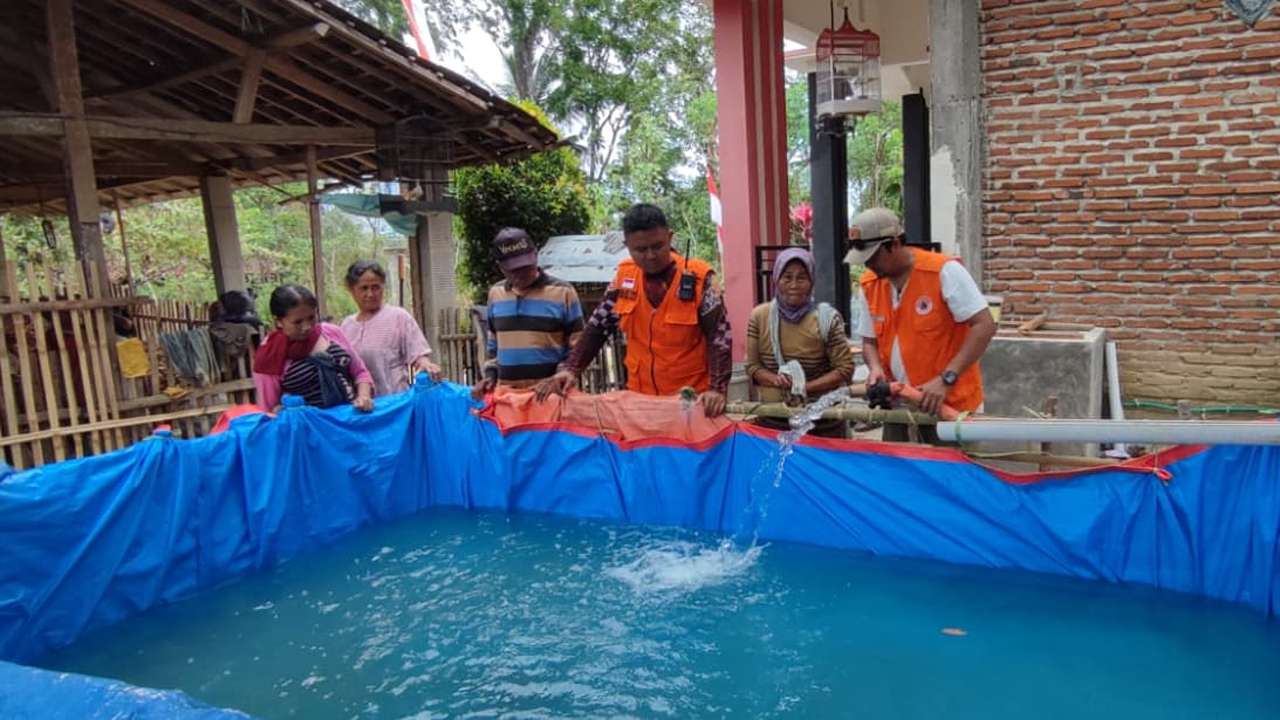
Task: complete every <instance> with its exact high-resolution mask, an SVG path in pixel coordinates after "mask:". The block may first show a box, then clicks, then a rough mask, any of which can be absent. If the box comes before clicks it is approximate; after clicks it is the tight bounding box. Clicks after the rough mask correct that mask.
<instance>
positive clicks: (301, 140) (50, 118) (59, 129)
mask: <svg viewBox="0 0 1280 720" xmlns="http://www.w3.org/2000/svg"><path fill="white" fill-rule="evenodd" d="M65 120H66V118H64V117H63V116H61V115H48V114H44V113H9V112H0V136H6V135H46V136H57V135H63V134H64V128H63V123H64V121H65ZM82 122H83V123H84V125H85V128H86V130H87V131H88V134H89V136H90V137H94V138H114V139H124V140H168V141H171V142H191V143H227V144H255V143H263V144H268V145H348V146H355V147H372V146H373V144H374V134H373V128H365V127H316V126H314V125H265V124H252V123H246V124H242V125H238V124H236V123H226V122H211V121H207V120H171V119H165V118H144V117H119V116H116V117H104V116H93V117H87V118H84V120H83V121H82Z"/></svg>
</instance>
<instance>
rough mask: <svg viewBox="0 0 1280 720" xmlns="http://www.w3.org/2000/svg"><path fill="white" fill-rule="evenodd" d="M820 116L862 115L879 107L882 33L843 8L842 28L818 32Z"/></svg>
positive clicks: (816, 54)
mask: <svg viewBox="0 0 1280 720" xmlns="http://www.w3.org/2000/svg"><path fill="white" fill-rule="evenodd" d="M815 59H816V60H817V66H818V67H817V70H818V82H817V85H818V87H817V91H818V97H817V101H818V102H817V108H816V111H817V116H818V117H819V118H832V117H860V116H862V115H866V114H868V113H873V112H878V111H879V110H880V36H879V35H876V34H875V33H873V32H871V31H870V30H859V29H857V28H855V27H854V26H853V23H851V22H849V9H848V8H845V9H844V24H843V25H841V26H840V29H838V30H833V29H831V28H827V29H826V30H823V31H822V34H821V35H819V36H818V46H817V51H816V53H815Z"/></svg>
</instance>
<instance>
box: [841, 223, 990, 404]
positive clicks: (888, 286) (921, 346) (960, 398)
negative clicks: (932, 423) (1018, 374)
mask: <svg viewBox="0 0 1280 720" xmlns="http://www.w3.org/2000/svg"><path fill="white" fill-rule="evenodd" d="M908 249H909V250H911V252H912V254H914V255H915V267H914V268H913V269H912V271H911V278H910V280H908V281H907V287H906V290H905V291H904V292H903V294H902V299H901V300H900V301H899V303H898V309H897V310H894V309H893V281H892V280H890V279H889V278H881V277H879V276H877V275H876V274H875V273H874V272H872V271H870V270H868V271H866V272H864V273H863V274H862V278H861V280H860V282H861V283H862V293H863V295H865V296H866V298H867V310H868V311H869V312H870V314H871V320H872V322H873V324H874V325H875V333H876V343H877V345H878V346H879V350H880V363H881V365H882V366H883V367H884V370H885V373H886V374H887V375H889V376H890V377H892V376H893V370H892V369H891V368H892V365H891V363H890V357H891V354H892V353H893V341H894V339H895V338H896V339H897V341H898V350H899V351H900V352H901V353H902V364H903V365H904V366H906V370H907V373H908V374H909V375H911V377H912V378H914V379H916V380H921V379H923V381H925V382H927V381H929V380H932V379H933V378H935V377H938V376H939V375H941V374H942V372H943V371H944V370H946V369H947V363H949V362H951V359H952V358H953V357H955V356H956V353H958V352H959V351H960V346H961V345H962V344H963V343H964V339H965V336H967V335H968V334H969V326H968V325H965V324H964V323H958V322H956V319H955V317H954V316H952V314H951V310H950V309H949V308H948V307H947V303H946V301H945V300H944V299H943V297H942V266H943V265H944V264H946V263H947V262H949V261H952V260H956V258H953V257H950V256H947V255H941V254H939V253H934V252H928V251H926V250H921V249H919V248H908ZM957 262H958V260H957ZM893 379H894V380H897V381H899V382H903V383H909V382H911V380H909V379H907V378H893ZM946 403H947V404H948V405H950V406H951V407H953V408H955V409H956V410H961V411H969V412H972V411H974V410H977V409H978V407H979V406H980V405H982V371H981V370H979V369H978V363H974V364H973V365H970V366H969V367H968V368H967V369H966V370H965V371H964V372H962V373H960V377H959V378H957V379H956V383H955V385H952V386H951V389H950V390H948V391H947V399H946Z"/></svg>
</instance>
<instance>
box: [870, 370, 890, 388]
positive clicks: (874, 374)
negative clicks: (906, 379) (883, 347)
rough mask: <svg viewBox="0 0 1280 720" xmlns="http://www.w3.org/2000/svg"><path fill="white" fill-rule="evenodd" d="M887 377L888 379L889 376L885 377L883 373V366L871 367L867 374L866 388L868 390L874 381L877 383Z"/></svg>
mask: <svg viewBox="0 0 1280 720" xmlns="http://www.w3.org/2000/svg"><path fill="white" fill-rule="evenodd" d="M888 379H889V378H887V377H885V374H884V368H874V369H871V372H870V373H869V374H868V375H867V387H866V389H867V390H870V389H871V386H872V385H875V384H876V383H878V382H880V381H882V380H888Z"/></svg>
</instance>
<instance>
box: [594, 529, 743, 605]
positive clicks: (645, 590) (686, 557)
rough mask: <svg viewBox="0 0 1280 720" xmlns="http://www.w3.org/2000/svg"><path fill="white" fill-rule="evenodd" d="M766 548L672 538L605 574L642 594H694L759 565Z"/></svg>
mask: <svg viewBox="0 0 1280 720" xmlns="http://www.w3.org/2000/svg"><path fill="white" fill-rule="evenodd" d="M762 549H763V548H761V547H750V548H747V549H746V550H744V551H738V550H737V549H735V548H734V547H733V543H732V542H730V541H729V540H724V541H722V542H721V543H720V545H719V546H718V547H715V548H711V547H707V546H705V545H700V544H698V543H694V542H689V541H684V540H669V541H666V542H661V543H658V544H656V545H653V546H651V547H647V548H644V549H643V550H641V551H640V553H639V555H637V556H636V557H635V558H634V559H633V560H630V561H628V562H625V563H623V564H621V565H614V566H612V567H607V568H605V571H604V574H605V576H607V577H611V578H613V579H614V580H618V581H620V582H622V583H623V584H625V585H627V586H628V587H630V588H631V590H632V591H634V592H635V593H636V594H638V595H647V594H654V593H670V594H683V593H691V592H694V591H696V590H700V589H702V588H704V587H711V586H715V585H720V584H722V583H725V582H728V581H729V580H731V579H733V578H735V577H738V576H740V575H742V574H743V573H745V572H746V571H747V570H749V569H751V566H753V565H755V563H756V560H757V559H758V558H759V557H760V552H761V550H762Z"/></svg>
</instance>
